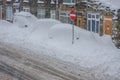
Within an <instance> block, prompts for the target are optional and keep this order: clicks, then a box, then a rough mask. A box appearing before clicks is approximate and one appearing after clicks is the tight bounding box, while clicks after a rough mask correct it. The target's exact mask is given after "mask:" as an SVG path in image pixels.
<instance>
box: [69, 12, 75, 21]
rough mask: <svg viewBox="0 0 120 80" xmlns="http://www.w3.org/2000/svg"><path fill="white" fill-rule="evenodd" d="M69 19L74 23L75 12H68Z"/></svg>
mask: <svg viewBox="0 0 120 80" xmlns="http://www.w3.org/2000/svg"><path fill="white" fill-rule="evenodd" d="M69 14H70V19H71V20H72V21H74V20H75V19H76V12H75V10H70V13H69Z"/></svg>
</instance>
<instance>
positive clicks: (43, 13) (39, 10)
mask: <svg viewBox="0 0 120 80" xmlns="http://www.w3.org/2000/svg"><path fill="white" fill-rule="evenodd" d="M37 16H38V18H45V9H38V14H37Z"/></svg>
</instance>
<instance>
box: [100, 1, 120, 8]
mask: <svg viewBox="0 0 120 80" xmlns="http://www.w3.org/2000/svg"><path fill="white" fill-rule="evenodd" d="M99 1H100V2H102V3H103V4H104V5H107V6H109V7H111V8H112V9H120V4H119V2H120V0H99Z"/></svg>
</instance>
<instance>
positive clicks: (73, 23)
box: [72, 21, 74, 44]
mask: <svg viewBox="0 0 120 80" xmlns="http://www.w3.org/2000/svg"><path fill="white" fill-rule="evenodd" d="M72 44H74V21H72Z"/></svg>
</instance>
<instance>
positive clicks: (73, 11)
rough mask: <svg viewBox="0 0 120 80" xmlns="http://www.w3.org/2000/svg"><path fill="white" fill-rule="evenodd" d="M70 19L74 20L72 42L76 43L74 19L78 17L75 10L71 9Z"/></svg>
mask: <svg viewBox="0 0 120 80" xmlns="http://www.w3.org/2000/svg"><path fill="white" fill-rule="evenodd" d="M70 19H71V21H72V44H74V21H75V19H76V12H75V10H71V11H70Z"/></svg>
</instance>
